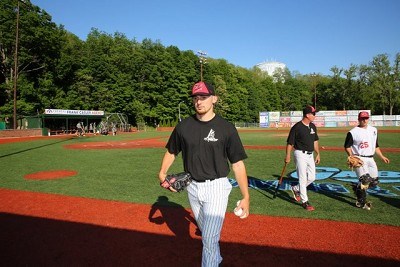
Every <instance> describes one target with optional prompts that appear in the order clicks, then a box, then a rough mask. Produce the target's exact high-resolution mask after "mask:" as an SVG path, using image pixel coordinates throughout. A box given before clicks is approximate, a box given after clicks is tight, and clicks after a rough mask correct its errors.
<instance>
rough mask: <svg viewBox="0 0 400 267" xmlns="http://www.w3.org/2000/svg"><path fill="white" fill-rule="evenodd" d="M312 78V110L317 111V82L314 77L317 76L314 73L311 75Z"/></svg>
mask: <svg viewBox="0 0 400 267" xmlns="http://www.w3.org/2000/svg"><path fill="white" fill-rule="evenodd" d="M311 77H312V85H313V87H314V108H315V109H317V82H316V77H317V74H315V72H314V73H313V74H311Z"/></svg>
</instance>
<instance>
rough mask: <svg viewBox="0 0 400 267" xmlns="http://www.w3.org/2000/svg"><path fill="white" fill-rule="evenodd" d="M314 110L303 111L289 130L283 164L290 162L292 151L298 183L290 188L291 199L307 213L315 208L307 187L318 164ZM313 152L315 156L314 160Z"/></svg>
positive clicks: (306, 108)
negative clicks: (310, 201) (309, 197)
mask: <svg viewBox="0 0 400 267" xmlns="http://www.w3.org/2000/svg"><path fill="white" fill-rule="evenodd" d="M315 113H316V110H315V108H314V107H312V106H307V107H305V108H304V109H303V119H302V120H301V121H299V122H297V123H296V124H295V125H293V127H292V128H291V129H290V132H289V136H288V138H287V146H286V157H285V164H288V163H289V162H290V155H291V152H292V150H293V149H294V152H293V155H294V161H295V164H296V172H297V176H298V178H299V183H298V184H297V185H295V186H292V188H291V190H292V192H293V197H294V199H295V200H296V201H297V202H300V201H301V205H302V207H303V208H304V209H306V210H308V211H313V210H314V209H315V208H314V207H313V206H311V205H310V203H309V201H308V195H307V186H309V185H310V184H311V183H312V182H314V181H315V164H319V162H320V155H319V145H318V139H319V138H318V134H317V127H316V126H315V125H314V124H313V123H312V122H313V121H314V119H315ZM314 152H315V154H316V156H315V160H314Z"/></svg>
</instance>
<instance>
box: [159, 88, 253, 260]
mask: <svg viewBox="0 0 400 267" xmlns="http://www.w3.org/2000/svg"><path fill="white" fill-rule="evenodd" d="M191 97H192V100H193V105H194V108H195V110H196V114H195V115H194V116H191V117H188V118H186V119H184V120H182V121H181V122H180V123H179V124H178V125H177V126H176V127H175V129H174V131H173V132H172V134H171V136H170V138H169V140H168V143H167V145H166V148H167V151H166V152H165V154H164V157H163V160H162V163H161V169H160V172H159V175H158V176H159V179H160V183H161V184H163V182H164V180H165V177H166V175H167V172H168V169H169V168H170V166H171V165H172V164H173V162H174V160H175V158H176V156H177V155H178V154H179V153H180V152H182V158H183V165H184V170H185V172H189V173H191V175H192V177H193V181H192V183H190V184H189V186H188V187H187V192H188V197H189V202H190V206H191V208H192V210H193V213H194V217H195V219H196V222H197V225H198V227H199V229H200V231H201V233H202V241H203V252H202V266H203V267H210V266H218V265H219V264H220V263H221V262H222V257H221V254H220V247H219V240H220V236H221V230H222V225H223V222H224V218H225V213H226V208H227V205H228V198H229V194H230V192H231V189H232V185H231V184H230V182H229V180H228V178H227V175H228V173H229V171H230V168H229V163H231V167H232V170H233V173H234V175H235V178H236V180H237V182H238V184H239V188H240V191H241V193H242V197H243V199H242V200H241V201H240V204H239V206H238V208H242V209H243V215H242V216H241V217H240V218H246V217H247V216H248V215H249V202H250V196H249V191H248V181H247V173H246V168H245V165H244V162H243V160H244V159H246V158H247V155H246V153H245V150H244V147H243V145H242V142H241V140H240V138H239V135H238V132H237V130H236V128H235V127H234V125H232V124H231V123H229V122H228V121H226V120H225V119H223V118H222V117H220V116H219V115H217V114H216V113H215V112H214V105H215V103H216V102H217V100H218V97H217V96H216V95H215V90H214V87H213V86H212V85H210V84H208V83H205V82H198V83H196V84H195V85H194V86H193V88H192V94H191ZM169 190H171V191H174V189H172V188H171V187H169Z"/></svg>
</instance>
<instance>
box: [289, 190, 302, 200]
mask: <svg viewBox="0 0 400 267" xmlns="http://www.w3.org/2000/svg"><path fill="white" fill-rule="evenodd" d="M290 190H291V191H292V193H293V198H294V200H296V202H300V200H301V198H300V192H299V191H298V190H296V189H294V187H293V186H291V187H290Z"/></svg>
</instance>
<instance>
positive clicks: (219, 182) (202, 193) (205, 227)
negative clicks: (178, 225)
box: [187, 177, 232, 267]
mask: <svg viewBox="0 0 400 267" xmlns="http://www.w3.org/2000/svg"><path fill="white" fill-rule="evenodd" d="M231 190H232V185H231V184H230V182H229V180H228V178H226V177H225V178H219V179H216V180H213V181H205V182H203V183H198V182H196V181H193V182H192V183H190V185H189V186H188V188H187V191H188V197H189V202H190V206H191V208H192V210H193V214H194V217H195V219H196V222H197V225H198V227H199V229H200V231H201V236H202V242H203V252H202V261H201V266H202V267H214V266H218V265H219V263H220V262H221V261H222V257H221V253H220V248H219V240H220V237H221V230H222V225H223V223H224V219H225V213H226V208H227V205H228V198H229V194H230V192H231Z"/></svg>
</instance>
